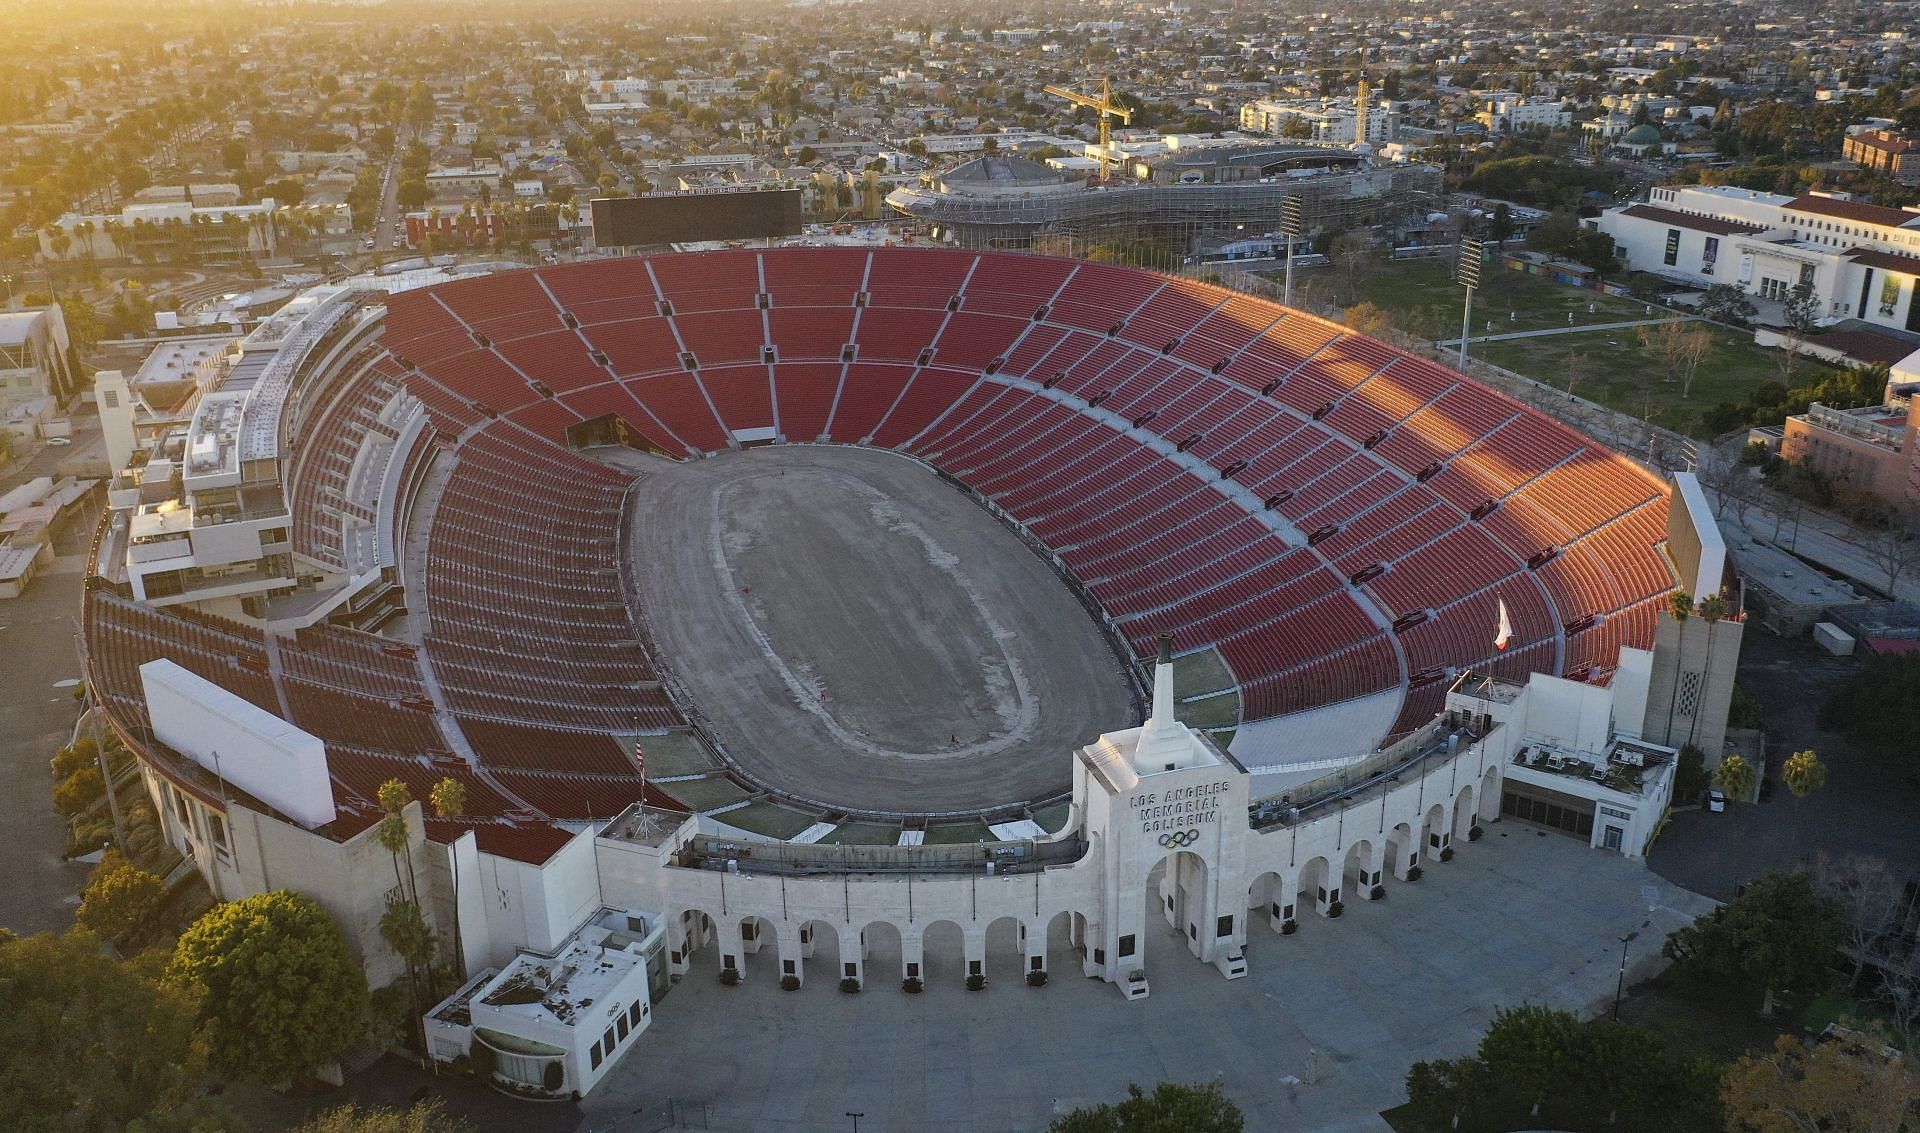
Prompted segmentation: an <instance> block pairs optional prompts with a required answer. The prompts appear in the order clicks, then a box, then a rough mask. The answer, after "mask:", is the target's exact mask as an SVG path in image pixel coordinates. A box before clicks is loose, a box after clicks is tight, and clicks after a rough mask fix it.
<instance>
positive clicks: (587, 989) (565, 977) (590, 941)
mask: <svg viewBox="0 0 1920 1133" xmlns="http://www.w3.org/2000/svg"><path fill="white" fill-rule="evenodd" d="M660 928H661V925H660V921H659V918H658V917H657V916H652V915H650V914H647V913H641V912H637V911H635V910H632V909H616V908H614V907H612V906H602V907H601V909H600V911H599V912H598V913H595V914H594V916H593V917H592V919H590V920H589V921H588V922H587V923H586V924H584V925H582V926H580V929H579V930H578V931H577V932H575V933H574V934H573V936H571V937H569V938H568V939H567V942H566V943H565V944H563V945H561V946H560V949H559V951H557V952H555V953H553V954H552V955H550V956H549V955H543V954H541V953H538V952H522V953H520V955H518V956H515V957H514V958H513V960H512V961H510V962H509V963H508V964H507V966H506V967H505V968H504V969H502V970H501V972H500V974H499V975H498V976H496V977H494V979H493V980H492V982H490V983H488V984H486V985H485V986H484V987H482V988H480V989H478V991H477V993H476V994H475V995H474V997H473V1001H474V1002H478V1003H481V1004H484V1005H486V1006H488V1007H492V1008H496V1009H498V1010H501V1011H504V1012H506V1013H508V1014H511V1015H518V1016H522V1017H525V1018H528V1019H535V1020H539V1021H542V1022H548V1023H556V1024H558V1025H560V1026H563V1027H571V1026H573V1025H574V1022H575V1020H576V1019H578V1018H579V1017H580V1016H581V1013H582V1012H584V1011H585V1010H586V1009H587V1008H589V1007H591V1006H593V1004H594V1003H595V1002H596V1001H598V1000H600V999H603V998H605V997H606V996H607V995H608V994H610V993H611V992H612V991H613V990H614V988H615V987H617V986H618V985H619V984H620V982H621V981H622V980H624V979H625V978H626V977H627V974H628V973H629V972H631V971H632V970H633V969H634V968H636V967H638V966H640V965H641V964H644V963H646V959H645V957H644V956H643V955H642V952H641V946H642V944H643V943H644V942H645V940H646V938H647V937H648V936H651V935H652V934H653V933H654V932H656V931H659V930H660ZM462 1006H464V1005H462ZM447 1009H448V1008H446V1007H443V1008H442V1011H443V1012H444V1011H445V1010H447Z"/></svg>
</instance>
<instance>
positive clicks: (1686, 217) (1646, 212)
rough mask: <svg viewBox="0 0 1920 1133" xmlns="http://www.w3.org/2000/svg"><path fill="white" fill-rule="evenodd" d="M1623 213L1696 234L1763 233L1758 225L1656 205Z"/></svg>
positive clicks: (1734, 234) (1638, 207)
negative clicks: (1686, 229)
mask: <svg viewBox="0 0 1920 1133" xmlns="http://www.w3.org/2000/svg"><path fill="white" fill-rule="evenodd" d="M1621 213H1622V215H1625V216H1631V217H1633V218H1635V219H1637V220H1651V221H1654V222H1656V223H1658V224H1670V225H1672V226H1674V227H1675V228H1689V229H1692V230H1693V231H1695V232H1711V233H1713V234H1714V235H1716V236H1740V235H1745V234H1748V233H1753V232H1760V231H1762V229H1761V227H1760V226H1759V225H1757V224H1744V223H1742V222H1740V221H1737V220H1722V219H1721V218H1719V217H1717V216H1696V215H1694V214H1693V213H1689V212H1675V211H1674V210H1672V209H1663V208H1659V207H1657V206H1655V205H1630V206H1628V207H1627V208H1625V209H1622V210H1621Z"/></svg>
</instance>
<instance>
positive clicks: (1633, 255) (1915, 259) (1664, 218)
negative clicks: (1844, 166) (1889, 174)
mask: <svg viewBox="0 0 1920 1133" xmlns="http://www.w3.org/2000/svg"><path fill="white" fill-rule="evenodd" d="M1587 224H1588V225H1589V227H1592V228H1594V229H1597V230H1598V231H1601V232H1605V233H1606V234H1607V235H1609V236H1611V237H1612V238H1613V243H1614V249H1615V254H1616V255H1618V256H1619V257H1620V258H1621V259H1622V260H1623V261H1624V262H1625V263H1626V264H1627V266H1628V267H1630V268H1632V269H1633V270H1635V271H1645V272H1651V273H1653V274H1655V275H1659V276H1662V277H1664V278H1667V279H1671V280H1674V281H1675V282H1678V283H1684V284H1688V285H1691V286H1696V287H1709V286H1712V285H1713V284H1716V283H1725V284H1732V285H1734V286H1737V287H1739V288H1740V289H1741V290H1743V291H1747V292H1750V293H1753V294H1755V295H1759V296H1761V297H1762V298H1765V299H1772V300H1785V299H1787V298H1788V297H1789V296H1790V295H1792V293H1793V292H1794V290H1795V289H1796V288H1807V289H1810V290H1811V291H1812V293H1813V294H1814V295H1815V296H1817V297H1818V298H1819V300H1820V309H1821V311H1822V313H1823V315H1824V316H1825V317H1827V318H1829V319H1834V320H1838V319H1847V318H1853V319H1860V320H1862V321H1864V322H1866V323H1870V324H1874V325H1878V326H1885V327H1893V328H1897V329H1904V330H1909V331H1920V303H1917V302H1916V301H1915V298H1914V293H1915V285H1916V281H1917V280H1920V209H1917V208H1905V209H1896V208H1886V207H1884V206H1881V205H1874V204H1868V203H1865V202H1862V201H1855V200H1849V199H1847V198H1845V197H1841V196H1835V195H1831V194H1824V193H1810V194H1808V195H1806V196H1800V197H1788V196H1784V195H1782V194H1778V193H1761V192H1755V191H1752V190H1748V189H1735V188H1728V187H1724V186H1683V187H1673V188H1656V189H1654V190H1653V191H1652V194H1651V196H1650V199H1649V200H1648V202H1647V203H1646V204H1635V205H1627V206H1625V207H1623V208H1615V209H1609V210H1607V211H1606V212H1605V213H1602V214H1601V215H1600V216H1599V217H1598V218H1596V219H1594V220H1590V221H1588V222H1587Z"/></svg>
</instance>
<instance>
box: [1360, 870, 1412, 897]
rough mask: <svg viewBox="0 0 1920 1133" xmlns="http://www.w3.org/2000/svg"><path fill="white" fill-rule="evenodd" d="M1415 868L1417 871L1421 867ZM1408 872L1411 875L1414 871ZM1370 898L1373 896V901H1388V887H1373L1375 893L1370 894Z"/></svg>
mask: <svg viewBox="0 0 1920 1133" xmlns="http://www.w3.org/2000/svg"><path fill="white" fill-rule="evenodd" d="M1414 868H1415V869H1418V868H1419V867H1418V866H1415V867H1414ZM1408 872H1409V873H1411V872H1412V870H1409V871H1408ZM1370 896H1371V897H1372V899H1373V900H1375V901H1384V900H1386V899H1387V887H1386V886H1384V885H1376V886H1374V887H1373V892H1372V894H1370Z"/></svg>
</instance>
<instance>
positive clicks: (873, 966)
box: [860, 921, 907, 983]
mask: <svg viewBox="0 0 1920 1133" xmlns="http://www.w3.org/2000/svg"><path fill="white" fill-rule="evenodd" d="M860 953H861V960H860V963H861V977H862V982H863V983H864V982H866V981H868V980H884V979H888V978H893V979H905V978H906V975H907V969H906V966H905V965H906V961H905V956H906V951H905V949H904V947H903V946H902V942H901V939H900V929H899V926H897V925H895V924H894V923H893V922H892V921H874V922H873V923H871V924H869V925H868V926H867V927H865V928H863V929H861V930H860Z"/></svg>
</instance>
